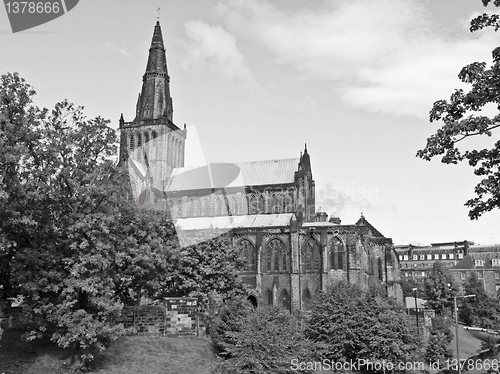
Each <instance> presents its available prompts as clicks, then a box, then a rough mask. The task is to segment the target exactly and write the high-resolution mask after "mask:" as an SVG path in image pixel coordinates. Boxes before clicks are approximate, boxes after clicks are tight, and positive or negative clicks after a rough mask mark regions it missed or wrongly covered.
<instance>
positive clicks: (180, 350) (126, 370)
mask: <svg viewBox="0 0 500 374" xmlns="http://www.w3.org/2000/svg"><path fill="white" fill-rule="evenodd" d="M0 343H1V346H0V374H4V373H5V374H14V373H16V374H66V373H74V371H73V370H74V367H75V366H76V364H77V360H76V359H75V354H74V352H72V351H71V350H64V349H61V348H58V347H57V346H55V345H54V344H52V343H50V342H49V341H36V342H29V343H28V342H24V341H22V339H21V333H19V332H12V331H8V332H4V335H3V336H2V340H0ZM215 360H216V358H215V355H214V353H213V350H212V344H211V342H210V341H209V340H207V339H203V338H196V337H155V336H124V337H122V338H120V339H119V340H118V341H116V342H114V343H113V344H112V345H111V347H110V348H109V349H108V350H106V351H105V352H104V353H102V354H100V355H99V356H98V357H96V360H95V361H94V363H93V365H92V367H91V372H92V373H96V374H152V373H162V374H179V373H182V374H208V373H209V372H210V369H211V367H212V365H213V363H214V362H215Z"/></svg>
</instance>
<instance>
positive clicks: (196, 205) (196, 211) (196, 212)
mask: <svg viewBox="0 0 500 374" xmlns="http://www.w3.org/2000/svg"><path fill="white" fill-rule="evenodd" d="M199 216H200V199H199V198H196V199H194V206H193V217H199Z"/></svg>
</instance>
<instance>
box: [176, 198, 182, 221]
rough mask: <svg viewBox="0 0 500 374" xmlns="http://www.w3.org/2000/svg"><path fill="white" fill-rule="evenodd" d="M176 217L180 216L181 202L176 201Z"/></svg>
mask: <svg viewBox="0 0 500 374" xmlns="http://www.w3.org/2000/svg"><path fill="white" fill-rule="evenodd" d="M177 217H182V202H181V201H180V200H178V201H177Z"/></svg>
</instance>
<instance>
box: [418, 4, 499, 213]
mask: <svg viewBox="0 0 500 374" xmlns="http://www.w3.org/2000/svg"><path fill="white" fill-rule="evenodd" d="M482 2H483V5H484V6H487V5H488V4H489V3H492V4H493V5H494V6H495V7H499V6H500V2H499V1H498V0H494V1H491V0H482ZM470 25H471V26H470V31H471V32H474V31H477V30H481V29H484V28H486V27H492V28H493V29H494V30H495V31H498V29H499V28H500V22H499V15H497V14H486V13H485V14H482V15H480V16H477V17H476V18H474V19H473V20H472V21H471V23H470ZM492 57H493V61H492V62H493V63H492V65H491V66H490V67H487V65H486V63H485V62H473V63H471V64H469V65H467V66H465V67H464V68H462V70H461V71H460V73H459V74H458V78H459V79H460V80H461V81H462V82H463V83H466V84H468V85H470V86H471V88H470V90H469V91H468V92H465V91H464V90H462V89H457V90H455V92H454V93H453V94H452V95H451V96H450V99H449V100H439V101H436V102H435V103H434V105H433V107H432V109H431V111H430V117H429V118H430V121H431V122H434V121H441V122H442V123H443V125H442V126H441V128H439V129H438V130H437V131H436V133H435V134H433V135H431V136H430V137H429V138H428V139H427V144H426V146H425V148H423V149H421V150H419V151H418V152H417V157H420V158H422V159H424V160H431V159H432V158H433V157H436V156H441V162H443V163H445V164H457V163H459V162H462V161H467V162H468V163H469V165H470V166H471V167H473V168H474V174H475V175H477V176H479V177H480V178H481V181H480V182H479V183H478V184H477V185H476V187H475V189H474V192H475V195H476V196H475V197H473V198H471V199H469V200H468V201H467V202H466V203H465V205H466V206H467V207H468V208H469V217H470V218H471V219H477V218H479V217H480V216H481V215H482V214H483V213H485V212H489V211H491V210H493V209H498V208H500V188H499V186H500V140H498V141H496V142H495V143H494V144H491V145H488V146H487V147H485V148H483V149H473V148H469V149H465V150H464V149H459V146H462V145H464V142H465V140H467V139H468V138H471V137H474V136H481V137H483V138H491V137H492V136H493V131H494V130H495V129H498V128H499V127H500V114H496V115H494V116H493V117H491V118H489V117H487V116H485V115H482V114H481V111H482V110H483V109H484V108H485V107H486V106H487V105H488V104H493V105H494V106H495V107H496V109H500V47H499V48H496V49H495V50H493V52H492Z"/></svg>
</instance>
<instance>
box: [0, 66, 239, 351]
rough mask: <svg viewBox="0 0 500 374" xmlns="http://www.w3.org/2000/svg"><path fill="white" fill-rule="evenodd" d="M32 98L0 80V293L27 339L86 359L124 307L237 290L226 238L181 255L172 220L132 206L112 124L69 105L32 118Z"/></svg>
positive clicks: (114, 330)
mask: <svg viewBox="0 0 500 374" xmlns="http://www.w3.org/2000/svg"><path fill="white" fill-rule="evenodd" d="M34 95H35V92H34V91H33V90H32V89H31V87H30V86H29V85H28V84H27V83H26V82H25V81H24V80H23V79H22V78H20V77H19V76H18V75H17V74H6V75H2V76H1V79H0V110H1V111H0V113H1V114H0V142H1V143H0V285H1V286H2V294H3V295H2V296H3V297H10V296H17V295H22V296H23V300H24V301H23V305H24V311H25V313H26V314H27V315H29V316H31V317H32V318H30V319H31V320H32V321H36V325H35V328H34V329H33V330H32V331H31V332H30V334H29V337H30V338H36V337H38V336H40V335H42V334H44V333H45V332H46V331H49V330H50V334H51V337H52V340H53V341H55V342H57V343H58V344H59V345H60V346H63V347H69V346H71V347H75V348H78V349H80V350H81V351H82V352H84V354H85V355H87V354H88V355H87V356H84V357H91V355H90V349H94V348H98V349H102V348H104V347H105V346H106V345H107V344H108V343H109V341H111V340H113V339H115V338H116V337H118V336H119V335H120V334H121V333H122V328H121V326H118V325H116V324H115V323H114V322H113V321H114V319H115V317H116V315H117V314H118V313H119V312H120V311H121V308H122V306H123V304H124V303H127V304H130V303H137V302H139V300H140V299H141V298H144V297H145V298H148V299H153V300H154V299H159V298H161V297H163V296H166V295H178V296H187V295H190V296H198V297H199V298H201V299H202V298H203V295H204V294H205V293H207V292H209V290H210V291H211V290H212V289H213V290H216V291H219V292H221V293H223V292H226V291H227V290H228V289H230V288H231V287H236V284H237V278H236V275H235V274H236V265H237V262H236V261H235V260H234V253H233V252H234V251H230V249H229V245H228V243H227V239H224V238H216V239H214V240H213V241H210V242H205V243H202V244H200V245H193V246H189V247H187V248H181V247H180V246H179V243H178V240H177V238H176V235H175V228H174V225H173V223H172V221H170V220H168V219H167V218H166V216H165V215H164V214H162V213H161V212H153V211H146V210H141V209H139V208H138V207H137V206H136V205H135V204H134V203H133V201H132V199H131V193H130V189H129V188H130V184H129V183H130V182H129V179H128V178H129V177H128V174H127V173H126V171H124V170H121V169H120V168H119V167H117V166H116V157H115V155H116V151H117V149H116V143H117V138H116V134H115V131H114V130H112V129H111V128H109V127H108V121H106V120H104V119H102V118H101V117H97V118H95V119H91V120H89V119H87V118H86V117H85V116H84V114H83V108H79V107H75V106H74V105H73V104H71V103H69V102H67V101H63V102H61V103H57V104H56V105H55V108H54V109H53V110H52V111H50V112H49V111H48V110H47V109H39V108H37V107H35V106H34V105H33V96H34Z"/></svg>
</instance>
